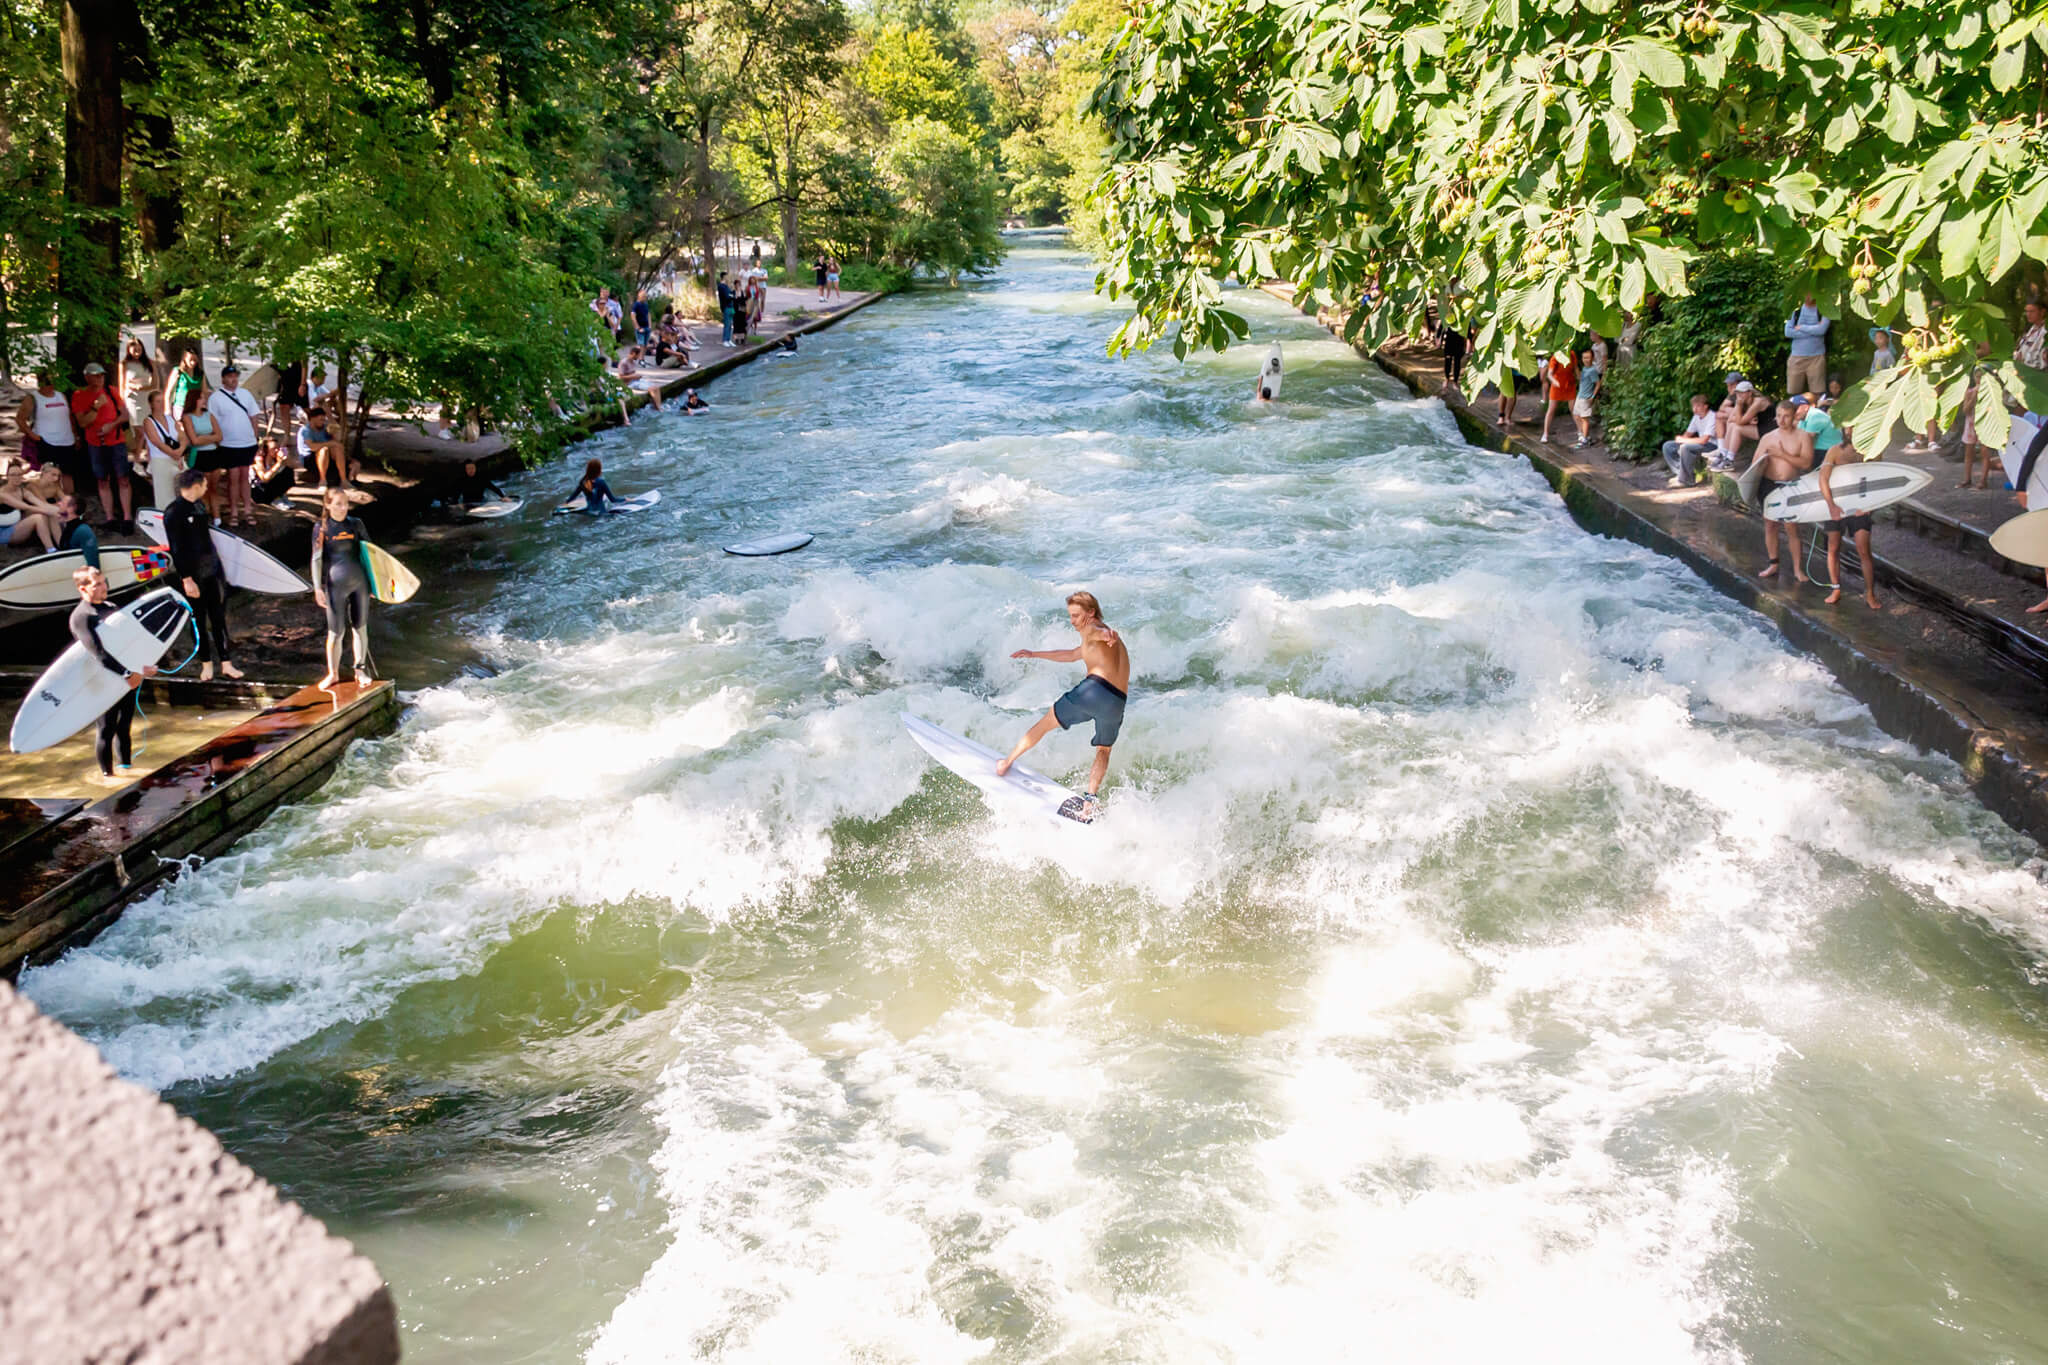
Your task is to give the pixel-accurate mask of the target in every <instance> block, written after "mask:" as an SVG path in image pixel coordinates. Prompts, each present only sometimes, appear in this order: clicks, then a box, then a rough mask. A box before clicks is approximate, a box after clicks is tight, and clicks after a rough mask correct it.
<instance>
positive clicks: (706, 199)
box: [693, 114, 718, 289]
mask: <svg viewBox="0 0 2048 1365" xmlns="http://www.w3.org/2000/svg"><path fill="white" fill-rule="evenodd" d="M696 190H697V197H696V202H695V204H694V205H693V207H694V209H695V210H696V214H697V230H698V233H699V235H700V236H701V237H702V238H703V246H704V287H705V288H706V289H715V288H716V287H717V285H718V225H717V224H716V223H714V222H712V221H711V220H712V217H713V214H712V209H713V208H714V207H715V205H714V204H713V203H712V197H711V117H710V115H708V114H704V115H699V116H698V119H697V185H696Z"/></svg>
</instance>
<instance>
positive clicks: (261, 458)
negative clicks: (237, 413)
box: [249, 437, 298, 503]
mask: <svg viewBox="0 0 2048 1365" xmlns="http://www.w3.org/2000/svg"><path fill="white" fill-rule="evenodd" d="M297 472H298V471H297V469H296V468H295V467H294V465H293V464H292V457H291V456H290V455H288V454H286V453H285V449H284V446H283V445H281V444H280V443H278V442H276V441H273V440H271V439H269V438H268V437H265V438H264V439H263V440H261V441H258V442H257V443H256V463H255V464H253V465H250V466H249V494H250V496H251V497H252V498H253V499H254V500H255V501H257V502H261V503H275V502H276V501H277V500H278V499H279V498H282V497H283V496H284V495H285V494H286V493H288V492H290V491H291V486H292V480H293V478H294V476H295V475H296V474H297Z"/></svg>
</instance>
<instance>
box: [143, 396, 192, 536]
mask: <svg viewBox="0 0 2048 1365" xmlns="http://www.w3.org/2000/svg"><path fill="white" fill-rule="evenodd" d="M142 445H143V448H144V449H145V450H147V451H148V452H149V486H150V490H151V491H152V492H153V493H154V494H155V495H156V505H157V506H158V507H169V506H170V505H171V499H172V498H175V497H177V496H178V475H179V473H180V472H181V471H182V470H183V469H184V468H185V452H186V450H188V449H190V443H189V442H187V441H186V440H185V433H184V431H183V430H182V429H181V428H180V427H179V425H178V424H177V423H176V422H173V421H172V420H170V418H168V417H166V416H165V415H164V391H163V390H162V389H151V390H150V391H149V415H148V416H147V417H145V418H144V419H143V422H142Z"/></svg>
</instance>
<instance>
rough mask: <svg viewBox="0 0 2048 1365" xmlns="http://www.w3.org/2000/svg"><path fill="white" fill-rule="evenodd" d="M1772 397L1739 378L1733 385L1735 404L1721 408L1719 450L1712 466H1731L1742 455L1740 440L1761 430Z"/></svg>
mask: <svg viewBox="0 0 2048 1365" xmlns="http://www.w3.org/2000/svg"><path fill="white" fill-rule="evenodd" d="M1770 406H1771V400H1770V399H1768V398H1766V397H1764V396H1763V395H1762V394H1760V393H1758V392H1757V391H1756V385H1754V384H1752V383H1750V382H1749V381H1748V380H1747V379H1741V380H1739V382H1737V384H1736V385H1735V394H1734V405H1733V407H1732V408H1724V409H1723V411H1722V417H1721V435H1720V443H1721V453H1720V454H1719V455H1718V456H1716V457H1715V460H1714V468H1716V469H1733V468H1734V467H1735V462H1736V461H1737V460H1739V459H1741V458H1742V443H1743V442H1744V441H1745V440H1751V441H1753V440H1755V439H1756V438H1757V437H1758V436H1760V435H1762V434H1763V431H1764V424H1765V417H1766V414H1767V413H1768V411H1769V409H1770Z"/></svg>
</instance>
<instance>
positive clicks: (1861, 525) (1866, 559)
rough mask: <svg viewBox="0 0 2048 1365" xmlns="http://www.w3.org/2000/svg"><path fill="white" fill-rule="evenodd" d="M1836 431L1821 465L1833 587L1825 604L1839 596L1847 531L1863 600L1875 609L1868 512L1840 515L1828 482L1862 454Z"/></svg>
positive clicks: (1874, 562) (1874, 569) (1874, 566)
mask: <svg viewBox="0 0 2048 1365" xmlns="http://www.w3.org/2000/svg"><path fill="white" fill-rule="evenodd" d="M1838 434H1839V436H1840V439H1839V440H1837V441H1836V442H1835V443H1834V444H1833V445H1832V446H1830V447H1828V452H1827V458H1826V459H1824V460H1822V461H1821V465H1820V495H1821V496H1822V497H1823V498H1825V499H1827V504H1828V520H1826V521H1824V522H1822V523H1821V529H1822V530H1824V531H1826V532H1827V533H1828V582H1829V584H1830V585H1831V586H1832V587H1833V589H1834V591H1832V592H1830V593H1829V594H1828V605H1829V606H1833V605H1834V604H1835V603H1837V602H1839V601H1841V600H1842V537H1843V535H1844V534H1847V535H1849V536H1851V537H1853V538H1854V539H1855V541H1856V557H1857V558H1858V559H1860V560H1862V561H1863V600H1864V601H1865V602H1866V603H1868V604H1869V606H1870V609H1871V610H1872V611H1876V610H1877V609H1878V608H1879V607H1880V606H1881V605H1882V604H1881V603H1880V602H1879V601H1878V600H1877V560H1876V558H1875V557H1874V556H1873V555H1872V554H1871V550H1870V513H1868V512H1858V513H1856V514H1855V515H1854V516H1848V517H1845V516H1843V515H1842V509H1841V508H1840V507H1839V506H1837V505H1836V503H1835V493H1834V489H1833V487H1832V486H1831V484H1832V481H1833V479H1834V475H1835V471H1836V470H1837V469H1839V468H1841V467H1842V466H1843V465H1852V464H1856V463H1858V462H1860V461H1861V460H1862V459H1863V454H1862V452H1861V451H1859V450H1857V449H1856V443H1855V441H1853V440H1852V439H1850V433H1849V432H1846V431H1844V432H1840V433H1838Z"/></svg>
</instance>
